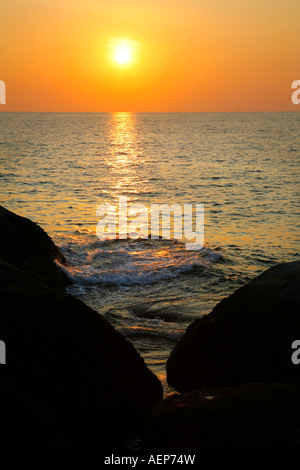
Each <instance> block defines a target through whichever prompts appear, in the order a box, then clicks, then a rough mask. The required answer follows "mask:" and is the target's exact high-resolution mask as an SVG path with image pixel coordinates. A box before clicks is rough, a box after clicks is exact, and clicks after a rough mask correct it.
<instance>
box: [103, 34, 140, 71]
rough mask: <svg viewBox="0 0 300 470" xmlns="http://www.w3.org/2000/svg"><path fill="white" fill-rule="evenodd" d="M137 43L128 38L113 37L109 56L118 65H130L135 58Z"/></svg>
mask: <svg viewBox="0 0 300 470" xmlns="http://www.w3.org/2000/svg"><path fill="white" fill-rule="evenodd" d="M137 51H138V43H136V42H135V41H130V40H128V39H113V40H112V41H111V43H110V58H111V60H112V62H113V63H114V64H116V65H118V66H122V67H125V66H130V65H132V64H134V63H135V62H136V60H137Z"/></svg>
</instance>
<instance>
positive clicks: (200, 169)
mask: <svg viewBox="0 0 300 470" xmlns="http://www.w3.org/2000/svg"><path fill="white" fill-rule="evenodd" d="M299 131H300V113H299V112H269V113H242V112H240V113H238V112H236V113H137V114H135V113H126V112H120V113H111V114H110V113H8V112H2V113H0V203H1V204H2V205H3V206H5V207H6V208H7V209H9V210H12V211H14V212H16V213H17V214H19V215H22V216H25V217H28V218H30V219H31V220H33V221H34V222H36V223H38V224H39V225H40V226H41V227H42V228H43V229H44V230H45V231H46V232H47V233H48V234H49V235H50V236H51V237H52V238H53V240H54V242H55V243H56V244H57V245H58V246H59V247H60V249H61V251H62V252H63V254H64V255H65V257H66V259H67V262H68V265H67V267H62V266H61V267H60V268H61V269H63V270H64V271H65V272H66V273H67V275H68V276H69V278H70V280H71V285H70V286H69V287H68V291H69V292H70V293H71V294H72V295H74V296H76V297H78V298H80V299H81V300H82V301H83V302H85V303H86V304H88V305H89V306H91V307H92V308H93V309H95V310H96V311H97V312H98V313H99V315H102V316H103V317H104V318H106V320H107V321H108V322H110V323H112V324H113V325H114V327H115V328H116V329H117V330H118V331H119V332H120V333H121V334H123V335H125V337H126V338H127V339H128V340H129V341H131V342H132V343H133V344H134V346H135V347H136V349H137V350H138V351H139V353H140V354H141V356H142V357H143V358H144V360H145V362H146V363H147V365H148V367H149V368H150V369H151V370H152V371H153V372H154V373H155V374H157V376H158V377H159V378H160V380H161V381H162V383H163V385H164V390H165V395H168V394H169V393H172V389H170V387H168V385H167V383H166V360H167V358H168V356H169V354H170V352H171V351H172V349H173V348H174V346H175V345H176V343H177V342H178V340H179V339H180V337H181V336H182V335H183V333H184V332H185V330H186V328H187V327H188V325H189V324H190V323H191V322H192V321H194V320H195V319H197V318H200V317H202V316H203V315H207V314H208V313H209V312H211V310H212V309H213V307H214V306H215V305H216V304H217V303H218V302H220V301H221V300H222V299H223V298H224V297H226V296H228V295H229V294H231V293H232V292H234V291H235V290H236V289H238V288H239V287H240V286H242V285H243V284H245V283H246V282H248V281H249V280H251V279H252V278H254V277H255V276H257V275H259V274H260V273H262V272H263V271H265V270H266V269H268V268H269V267H271V266H273V265H275V264H277V263H280V262H288V261H294V260H296V259H299V238H300V237H299V233H300V231H299V163H300V162H299V160H300V132H299ZM120 198H121V199H122V200H123V201H124V200H125V201H126V205H127V209H128V214H129V215H130V208H132V207H134V206H133V205H134V204H141V205H143V207H145V208H146V212H147V214H148V216H149V217H151V207H152V204H168V205H169V207H170V206H171V205H173V204H179V205H180V207H184V205H185V204H187V205H190V207H192V208H195V207H196V205H197V204H200V205H201V204H203V206H204V243H203V246H202V245H201V246H202V247H201V246H200V247H199V248H198V249H194V250H189V249H187V246H186V244H185V241H184V240H183V239H182V238H178V237H177V238H176V237H175V236H174V233H173V230H172V227H173V225H174V219H173V218H172V217H171V222H170V223H171V231H170V236H169V237H165V236H158V237H157V236H156V237H154V236H152V235H153V234H152V233H151V225H149V229H148V233H147V235H146V236H145V235H143V237H142V236H141V232H139V228H138V225H137V227H136V230H133V229H132V225H131V228H128V226H126V227H127V228H126V227H125V226H123V227H121V223H120V224H118V219H117V217H116V219H115V221H116V222H117V223H116V227H117V230H116V232H115V233H113V231H110V230H108V231H107V233H105V232H104V233H103V235H104V236H103V237H99V231H98V232H97V227H98V226H99V225H98V224H99V221H100V220H103V219H101V217H100V216H99V210H98V208H99V206H102V205H103V204H107V206H105V207H109V208H110V209H109V210H108V212H107V213H109V211H110V216H112V215H113V214H118V204H119V201H120ZM102 207H103V206H102ZM114 208H115V209H114ZM114 210H115V212H114ZM194 215H195V214H194ZM135 216H136V213H134V212H132V213H131V216H130V217H131V218H130V220H131V221H134V220H135ZM182 220H183V219H182ZM194 222H195V220H194ZM161 223H162V222H161ZM172 224H173V225H172ZM124 233H126V235H125V236H124ZM172 235H173V236H172ZM20 243H22V234H21V233H20Z"/></svg>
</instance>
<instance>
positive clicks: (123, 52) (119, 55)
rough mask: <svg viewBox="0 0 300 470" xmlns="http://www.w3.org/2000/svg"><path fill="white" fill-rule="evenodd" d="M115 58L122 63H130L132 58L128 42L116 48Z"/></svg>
mask: <svg viewBox="0 0 300 470" xmlns="http://www.w3.org/2000/svg"><path fill="white" fill-rule="evenodd" d="M114 60H115V61H116V62H117V63H118V64H120V65H125V64H129V63H130V62H131V60H132V51H131V50H130V47H129V46H128V45H127V44H119V45H118V46H117V47H116V50H115V55H114Z"/></svg>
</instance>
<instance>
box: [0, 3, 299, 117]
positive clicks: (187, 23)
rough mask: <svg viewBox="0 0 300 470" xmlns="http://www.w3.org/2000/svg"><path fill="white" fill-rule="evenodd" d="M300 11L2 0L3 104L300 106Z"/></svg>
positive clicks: (289, 6) (54, 107)
mask: <svg viewBox="0 0 300 470" xmlns="http://www.w3.org/2000/svg"><path fill="white" fill-rule="evenodd" d="M299 18H300V2H299V0H285V1H283V0H213V1H212V0H151V1H150V0H51V1H48V0H1V5H0V38H1V41H0V79H1V80H4V81H5V83H6V87H7V104H6V105H1V108H0V111H5V110H7V111H98V112H106V111H108V112H111V111H132V112H143V111H145V112H146V111H281V110H282V111H284V110H295V111H296V110H299V109H300V105H298V106H295V105H293V104H292V102H291V94H292V90H291V83H292V82H293V81H294V80H296V79H300V65H299V63H300V61H299V58H300V33H299V31H300V27H299ZM114 38H125V39H129V40H131V41H135V43H136V44H137V45H138V49H137V57H136V61H135V63H134V64H131V66H127V67H118V66H117V65H116V64H114V63H113V61H112V60H111V57H110V55H109V48H108V45H109V43H110V41H111V40H112V39H114Z"/></svg>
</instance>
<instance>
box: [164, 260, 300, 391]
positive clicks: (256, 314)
mask: <svg viewBox="0 0 300 470" xmlns="http://www.w3.org/2000/svg"><path fill="white" fill-rule="evenodd" d="M299 286H300V261H296V262H292V263H285V264H280V265H277V266H274V267H272V268H270V269H268V270H267V271H266V272H264V273H263V274H261V275H260V276H258V277H257V278H255V279H254V280H252V281H251V282H249V283H247V284H246V285H245V286H243V287H242V288H240V289H238V290H237V291H236V292H235V293H234V294H233V295H230V296H229V297H227V298H226V299H224V300H222V302H220V303H219V304H218V305H217V306H216V307H215V308H214V309H213V311H212V312H211V313H210V314H209V315H207V316H204V317H202V318H200V319H198V320H196V321H195V322H194V323H192V324H191V325H190V326H189V327H188V329H187V331H186V333H185V334H184V335H183V337H182V338H181V340H180V341H179V343H178V344H177V345H176V347H175V349H174V350H173V351H172V353H171V355H170V357H169V359H168V362H167V378H168V383H169V384H170V385H171V386H172V387H174V388H175V389H176V390H177V391H180V392H187V391H192V390H196V389H198V390H200V389H202V388H204V387H210V386H214V385H232V384H244V383H251V382H265V383H267V382H290V383H299V382H300V365H299V366H298V367H297V365H294V364H293V363H292V361H291V355H292V352H293V351H292V349H291V345H292V342H293V341H294V340H296V339H300V288H299Z"/></svg>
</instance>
